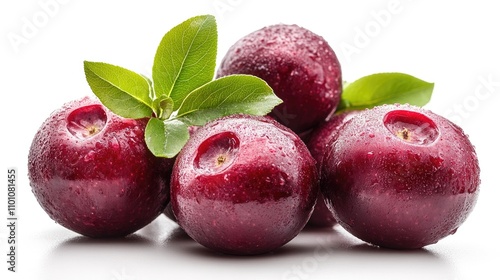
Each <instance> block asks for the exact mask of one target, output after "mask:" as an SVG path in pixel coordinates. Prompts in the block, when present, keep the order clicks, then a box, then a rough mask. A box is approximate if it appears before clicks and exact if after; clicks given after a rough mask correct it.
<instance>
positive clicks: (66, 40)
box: [0, 0, 500, 280]
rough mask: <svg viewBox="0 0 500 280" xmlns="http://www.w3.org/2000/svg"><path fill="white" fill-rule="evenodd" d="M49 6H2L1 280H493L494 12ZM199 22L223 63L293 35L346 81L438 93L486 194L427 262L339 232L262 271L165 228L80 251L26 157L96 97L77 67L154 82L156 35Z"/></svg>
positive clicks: (499, 61) (497, 66) (90, 243)
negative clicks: (276, 36) (268, 36)
mask: <svg viewBox="0 0 500 280" xmlns="http://www.w3.org/2000/svg"><path fill="white" fill-rule="evenodd" d="M55 1H56V0H38V1H36V0H24V1H2V2H1V4H0V22H1V24H0V35H1V37H0V50H1V52H0V55H1V57H0V71H1V73H0V74H1V80H0V81H1V83H0V85H1V95H2V101H1V102H0V104H1V106H2V108H1V110H0V113H1V122H2V125H1V134H0V135H1V138H2V145H1V156H0V160H1V169H0V173H3V175H1V176H0V178H3V181H4V183H1V182H0V218H1V220H2V223H1V224H0V225H1V226H0V237H1V239H0V244H1V245H0V255H1V257H0V263H1V265H0V271H1V273H0V275H2V276H1V277H0V278H1V279H51V280H52V279H106V280H111V279H112V280H131V279H155V278H158V279H159V278H161V279H190V278H194V277H197V278H198V279H208V278H210V279H264V278H267V279H363V278H366V279H478V278H479V277H480V278H482V279H500V275H499V274H500V272H499V270H498V265H499V264H500V258H499V251H500V245H499V242H498V230H497V229H498V225H497V223H498V215H499V213H500V203H498V201H497V200H498V198H499V197H500V190H499V188H498V179H497V175H498V174H499V172H498V171H497V170H496V168H498V161H497V160H498V158H499V151H498V147H497V145H498V142H499V141H498V133H497V130H498V123H497V121H498V112H499V109H498V107H496V106H498V105H499V104H500V102H499V101H500V100H499V93H500V71H499V70H500V56H499V50H500V43H499V42H500V41H499V40H498V36H499V35H498V34H499V33H498V27H499V26H500V17H499V14H498V9H496V7H497V5H495V4H494V1H453V2H452V1H446V3H443V2H445V1H440V2H439V3H437V2H438V1H409V0H400V1H391V0H376V1H313V0H308V1H270V0H266V1H249V0H206V1H153V0H145V1H77V0H65V1H62V0H60V1H58V2H55ZM43 3H52V5H49V6H48V7H49V8H47V6H46V5H43ZM54 4H55V5H54ZM207 13H210V14H214V15H215V16H216V17H217V21H218V27H219V56H218V61H220V59H221V58H222V56H223V55H224V54H225V52H226V50H227V49H228V48H229V46H230V45H231V44H232V43H233V42H235V41H236V40H237V39H239V38H240V37H241V36H243V35H246V34H247V33H249V32H252V31H254V30H256V29H259V28H261V27H263V26H265V25H269V24H275V23H296V24H298V25H301V26H303V27H306V28H308V29H310V30H312V31H313V32H315V33H317V34H319V35H321V36H323V37H324V38H325V39H326V40H327V41H328V42H329V43H330V44H331V46H332V48H333V49H334V50H335V51H336V53H337V56H338V58H339V60H340V62H341V65H342V70H343V78H344V80H347V81H353V80H355V79H357V78H359V77H362V76H364V75H367V74H372V73H376V72H386V71H397V72H405V73H409V74H412V75H414V76H417V77H419V78H421V79H424V80H426V81H430V82H434V83H435V89H434V95H433V98H432V100H431V102H430V103H429V104H428V105H427V106H426V107H427V108H429V109H431V110H433V111H434V112H436V113H439V114H442V115H445V116H448V117H449V118H450V119H452V120H454V121H455V122H457V123H458V124H459V125H461V126H462V127H463V128H464V130H465V131H466V132H467V133H468V134H469V135H470V139H471V141H472V142H473V143H474V144H475V146H476V148H477V153H478V156H479V160H480V166H481V171H482V173H481V178H482V184H481V193H480V197H479V201H478V204H477V205H476V208H475V210H474V212H473V213H472V215H471V216H470V217H469V219H468V220H467V221H466V222H465V223H464V224H463V226H462V227H461V228H460V229H459V230H458V232H457V233H456V234H455V235H453V236H449V237H447V238H445V239H443V240H442V241H440V242H438V243H437V244H435V245H431V246H428V247H426V248H425V249H423V250H417V251H392V250H384V249H377V248H374V247H370V246H366V245H365V244H364V243H363V242H361V241H359V240H358V239H356V238H354V237H352V236H350V235H349V234H347V233H346V232H344V231H343V230H342V229H341V228H339V227H335V228H333V229H329V230H323V231H312V230H308V231H304V232H302V233H301V234H300V235H299V236H298V237H297V238H295V239H294V240H293V241H292V242H290V243H289V244H287V245H286V246H284V247H283V248H282V249H280V250H278V251H276V252H275V253H272V254H268V255H264V256H258V257H234V256H226V255H220V254H216V253H213V252H211V251H209V250H207V249H205V248H204V247H201V246H200V245H198V244H196V243H195V242H194V241H192V240H190V239H189V238H188V237H186V236H185V235H184V234H183V233H182V231H180V230H178V228H177V226H176V224H175V223H173V222H170V221H169V220H168V219H166V218H165V217H163V216H161V217H159V218H158V219H157V220H156V221H155V222H153V223H152V224H151V225H149V226H148V227H146V228H144V229H143V230H141V231H139V232H137V233H136V234H135V235H133V236H131V237H129V238H127V239H124V240H117V241H99V240H91V239H87V238H82V237H80V236H79V235H77V234H75V233H73V232H71V231H69V230H66V229H65V228H63V227H61V226H59V225H57V224H55V223H54V222H53V221H52V220H50V219H49V218H48V216H47V215H46V214H45V212H43V210H42V209H41V208H40V206H39V205H38V203H37V201H36V200H35V198H34V196H33V195H32V193H31V189H30V186H29V182H28V180H27V174H26V173H27V153H28V149H29V146H30V143H31V140H32V137H33V135H34V134H35V132H36V130H37V129H38V127H39V126H40V125H41V123H42V122H43V120H45V118H46V117H47V116H48V115H49V114H50V113H51V112H52V111H53V110H55V109H56V108H58V107H59V106H61V105H62V104H63V103H65V102H67V101H69V100H72V99H76V98H79V97H81V96H84V95H92V92H91V91H90V89H89V87H88V85H87V84H86V80H85V77H84V73H83V65H82V62H83V60H93V61H104V62H108V63H112V64H117V65H121V66H123V67H126V68H129V69H132V70H134V71H136V72H140V73H143V74H146V75H151V70H150V69H151V66H152V61H153V56H154V52H155V50H156V47H157V44H158V43H159V41H160V39H161V38H162V36H163V35H164V33H165V32H166V31H168V30H169V29H170V28H172V27H173V26H175V25H177V24H178V23H180V22H182V21H184V20H186V19H187V18H189V17H191V16H195V15H199V14H207ZM31 25H32V26H31ZM9 167H16V168H17V169H18V175H19V177H18V205H17V207H18V208H17V215H18V218H19V220H18V232H17V238H18V251H17V256H18V262H17V271H18V272H16V273H10V272H7V263H6V260H7V256H6V254H7V240H6V238H7V227H6V224H7V220H6V217H7V179H6V177H7V168H9ZM0 181H1V180H0ZM4 223H5V225H4Z"/></svg>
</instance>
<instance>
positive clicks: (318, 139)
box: [307, 111, 357, 227]
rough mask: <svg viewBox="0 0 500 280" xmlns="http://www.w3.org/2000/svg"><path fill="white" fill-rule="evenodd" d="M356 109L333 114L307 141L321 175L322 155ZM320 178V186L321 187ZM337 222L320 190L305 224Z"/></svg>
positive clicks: (332, 224) (322, 224) (333, 223)
mask: <svg viewBox="0 0 500 280" xmlns="http://www.w3.org/2000/svg"><path fill="white" fill-rule="evenodd" d="M356 112H357V111H348V112H344V113H340V114H336V115H333V116H332V117H331V118H330V119H329V120H327V121H325V122H323V123H322V124H321V125H319V126H318V127H317V128H315V129H314V130H313V131H312V133H311V135H310V137H309V140H308V142H307V148H308V149H309V151H310V152H311V155H312V156H313V158H314V159H315V160H316V168H317V169H318V174H320V177H321V169H322V163H323V156H324V154H325V153H326V152H327V151H328V149H329V145H330V144H331V143H333V142H334V141H335V138H336V137H337V135H338V132H339V131H340V129H341V127H342V125H344V123H345V122H347V121H348V120H349V119H351V118H352V117H354V115H355V114H356ZM321 182H322V180H320V188H321ZM335 224H337V222H336V221H335V218H334V217H333V213H332V211H330V209H329V208H328V207H327V205H326V203H325V200H324V197H323V194H322V193H321V192H320V194H319V195H318V201H317V202H316V206H315V207H314V211H313V213H312V215H311V218H310V219H309V221H308V222H307V225H309V226H313V227H333V226H334V225H335Z"/></svg>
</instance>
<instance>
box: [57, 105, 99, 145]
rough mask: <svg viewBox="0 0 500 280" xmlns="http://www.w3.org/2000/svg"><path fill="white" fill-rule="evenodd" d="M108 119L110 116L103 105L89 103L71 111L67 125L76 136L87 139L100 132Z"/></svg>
mask: <svg viewBox="0 0 500 280" xmlns="http://www.w3.org/2000/svg"><path fill="white" fill-rule="evenodd" d="M107 120H108V117H107V115H106V112H105V111H104V109H103V108H102V106H101V105H89V106H85V107H81V108H78V109H76V110H74V111H73V112H71V113H70V114H69V116H68V119H67V125H66V127H67V128H68V131H69V132H70V133H71V134H73V135H74V136H75V137H76V138H79V139H87V138H90V137H92V136H94V135H96V134H98V133H99V132H100V131H101V130H102V129H103V128H104V126H105V125H106V121H107Z"/></svg>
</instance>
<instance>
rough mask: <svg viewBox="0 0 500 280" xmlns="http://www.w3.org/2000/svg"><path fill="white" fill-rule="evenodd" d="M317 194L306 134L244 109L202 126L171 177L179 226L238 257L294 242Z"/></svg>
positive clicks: (202, 240) (271, 249) (204, 242)
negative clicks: (245, 111)
mask: <svg viewBox="0 0 500 280" xmlns="http://www.w3.org/2000/svg"><path fill="white" fill-rule="evenodd" d="M220 155H223V156H224V155H225V156H224V157H223V159H224V160H220V161H218V159H219V156H220ZM219 165H220V166H219ZM318 192H319V188H318V175H317V171H316V168H315V165H314V159H313V158H312V157H311V155H310V153H309V151H308V150H307V147H306V146H305V144H304V143H303V142H302V141H301V140H300V138H299V137H298V136H297V135H296V134H295V133H293V132H292V131H291V130H289V129H288V128H286V127H284V126H282V125H280V124H279V123H277V122H276V121H274V120H272V119H270V118H265V117H251V116H246V115H234V116H230V117H225V118H221V119H219V120H215V121H213V122H210V123H208V124H207V125H205V126H203V127H201V128H200V129H199V130H198V131H197V132H196V133H195V134H194V135H193V136H192V137H191V138H190V140H189V141H188V143H187V144H186V146H185V147H184V148H183V149H182V151H181V152H180V153H179V155H178V156H177V160H176V162H175V165H174V169H173V173H172V180H171V198H172V200H171V203H172V210H173V212H174V215H175V217H176V218H177V221H178V223H179V225H180V227H181V228H183V229H184V230H185V231H186V233H187V234H188V235H189V236H191V237H192V238H193V239H194V240H196V241H197V242H198V243H200V244H201V245H204V246H205V247H208V248H210V249H213V250H215V251H218V252H222V253H227V254H236V255H255V254H262V253H266V252H270V251H273V250H275V249H277V248H279V247H281V246H282V245H284V244H286V243H287V242H289V241H290V240H291V239H292V238H294V237H295V236H296V235H297V234H298V233H299V232H300V231H301V230H302V228H303V227H304V226H305V224H306V222H307V220H308V219H309V217H310V215H311V213H312V210H313V207H314V203H315V201H316V197H317V194H318Z"/></svg>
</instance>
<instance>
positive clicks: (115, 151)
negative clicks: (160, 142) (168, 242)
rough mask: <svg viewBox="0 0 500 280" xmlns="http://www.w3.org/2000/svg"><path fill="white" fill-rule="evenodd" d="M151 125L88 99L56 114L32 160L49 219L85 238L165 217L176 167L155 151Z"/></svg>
mask: <svg viewBox="0 0 500 280" xmlns="http://www.w3.org/2000/svg"><path fill="white" fill-rule="evenodd" d="M146 123H147V119H140V120H131V119H124V118H121V117H119V116H117V115H115V114H113V113H112V112H111V111H109V110H108V109H106V108H105V107H104V106H102V105H101V104H100V102H99V101H98V100H94V99H91V98H88V97H85V98H82V99H80V100H75V101H72V102H69V103H67V104H65V105H64V106H63V107H61V108H60V109H58V110H56V111H54V112H53V113H52V114H51V115H50V116H49V118H47V120H45V122H44V123H43V124H42V126H41V127H40V129H39V130H38V132H37V133H36V135H35V137H34V139H33V142H32V145H31V148H30V151H29V156H28V173H29V174H28V175H29V179H30V184H31V187H32V191H33V194H34V195H35V197H36V198H37V200H38V202H39V204H40V205H41V206H42V208H43V209H44V210H45V211H46V212H47V214H48V215H49V216H50V217H51V218H52V219H53V220H54V221H56V222H57V223H59V224H60V225H62V226H64V227H66V228H68V229H70V230H73V231H75V232H78V233H80V234H82V235H86V236H90V237H119V236H125V235H128V234H130V233H133V232H135V231H136V230H138V229H140V228H142V227H143V226H145V225H147V224H148V223H150V222H151V221H153V220H154V219H155V218H156V217H157V216H158V215H159V214H160V213H162V211H163V210H164V208H165V206H166V204H167V202H168V199H169V177H170V173H171V169H172V166H173V161H172V160H169V159H160V158H156V157H154V156H153V154H151V153H150V152H149V150H148V148H147V147H146V144H145V142H144V128H145V126H146Z"/></svg>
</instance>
